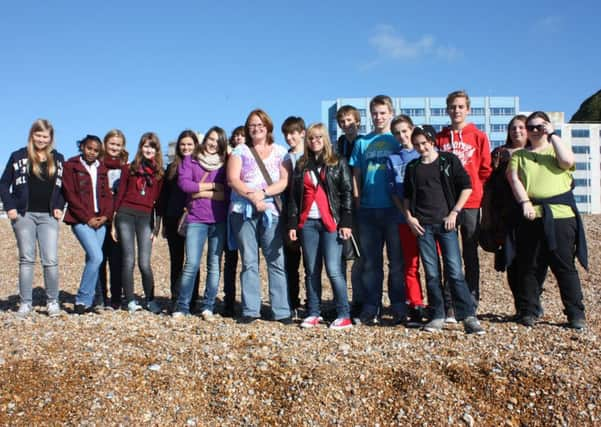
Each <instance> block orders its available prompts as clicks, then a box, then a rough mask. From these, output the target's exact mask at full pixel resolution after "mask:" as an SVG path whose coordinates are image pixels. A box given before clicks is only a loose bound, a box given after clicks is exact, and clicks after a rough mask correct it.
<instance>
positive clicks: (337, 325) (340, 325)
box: [330, 317, 353, 329]
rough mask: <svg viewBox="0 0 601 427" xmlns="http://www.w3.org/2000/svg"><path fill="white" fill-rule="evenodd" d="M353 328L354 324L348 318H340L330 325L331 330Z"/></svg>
mask: <svg viewBox="0 0 601 427" xmlns="http://www.w3.org/2000/svg"><path fill="white" fill-rule="evenodd" d="M352 327H353V322H351V319H350V318H348V317H340V318H338V319H336V320H334V321H333V322H332V323H330V329H348V328H352Z"/></svg>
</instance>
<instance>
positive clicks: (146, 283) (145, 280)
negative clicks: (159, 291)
mask: <svg viewBox="0 0 601 427" xmlns="http://www.w3.org/2000/svg"><path fill="white" fill-rule="evenodd" d="M115 226H116V227H117V234H118V237H119V243H120V244H121V250H122V251H123V252H122V253H123V264H122V268H123V270H122V272H121V283H122V284H123V291H124V293H125V302H126V303H129V302H130V301H132V300H133V299H134V263H135V260H136V255H135V254H136V252H135V242H137V244H138V267H139V268H140V275H141V276H142V286H143V287H144V295H145V296H146V300H147V301H152V300H153V299H154V276H153V274H152V267H151V265H150V257H151V255H152V228H151V227H150V214H147V213H143V212H139V213H133V212H122V211H119V212H117V215H116V216H115Z"/></svg>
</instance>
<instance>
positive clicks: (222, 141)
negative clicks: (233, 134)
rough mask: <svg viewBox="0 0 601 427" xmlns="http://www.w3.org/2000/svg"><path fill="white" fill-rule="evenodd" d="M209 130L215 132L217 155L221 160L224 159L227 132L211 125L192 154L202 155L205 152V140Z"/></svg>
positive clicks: (209, 132)
mask: <svg viewBox="0 0 601 427" xmlns="http://www.w3.org/2000/svg"><path fill="white" fill-rule="evenodd" d="M211 132H215V133H216V134H217V154H218V155H219V157H221V161H225V156H226V155H227V134H226V133H225V131H224V130H223V129H222V128H220V127H219V126H213V127H212V128H211V129H209V130H208V131H207V133H205V136H204V138H203V139H202V144H199V145H198V146H196V149H195V150H194V154H193V156H194V157H198V155H201V156H204V155H205V154H207V148H206V147H205V141H206V140H207V138H208V136H209V135H210V134H211Z"/></svg>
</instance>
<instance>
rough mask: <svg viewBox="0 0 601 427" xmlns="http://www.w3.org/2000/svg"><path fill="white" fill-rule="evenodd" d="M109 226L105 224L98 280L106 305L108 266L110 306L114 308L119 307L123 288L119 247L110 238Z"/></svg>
mask: <svg viewBox="0 0 601 427" xmlns="http://www.w3.org/2000/svg"><path fill="white" fill-rule="evenodd" d="M110 230H111V224H110V223H108V224H107V232H106V236H105V237H104V243H103V245H102V255H103V258H102V264H100V271H99V275H98V280H99V282H100V287H101V290H102V299H103V301H104V304H105V305H106V304H107V303H108V288H109V284H108V282H107V279H108V278H107V274H106V267H107V264H108V267H109V274H110V279H109V280H110V289H111V305H112V306H114V307H116V306H119V305H121V300H122V299H123V286H122V285H121V257H122V254H121V245H120V244H119V243H117V242H115V241H114V240H113V238H112V237H111V233H110Z"/></svg>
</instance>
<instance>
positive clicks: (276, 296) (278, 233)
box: [230, 213, 290, 320]
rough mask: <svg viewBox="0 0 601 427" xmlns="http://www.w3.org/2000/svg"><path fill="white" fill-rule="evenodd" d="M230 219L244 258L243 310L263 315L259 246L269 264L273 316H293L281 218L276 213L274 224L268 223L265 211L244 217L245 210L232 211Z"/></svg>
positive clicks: (241, 256)
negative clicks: (289, 298)
mask: <svg viewBox="0 0 601 427" xmlns="http://www.w3.org/2000/svg"><path fill="white" fill-rule="evenodd" d="M230 222H231V226H232V230H233V231H234V234H235V236H236V240H237V242H238V248H239V250H240V258H241V260H242V272H241V273H240V282H241V285H242V314H243V315H244V316H251V317H259V316H260V315H261V279H260V277H259V247H260V248H261V250H262V251H263V256H264V257H265V262H266V264H267V276H268V282H269V298H270V301H271V312H272V315H273V318H274V319H275V320H279V319H284V318H286V317H290V305H289V303H288V285H287V283H286V272H285V271H284V251H283V244H284V242H283V239H282V226H281V224H280V218H279V217H277V216H274V217H273V223H272V224H271V227H267V226H266V224H265V220H264V218H263V215H262V214H255V215H253V217H252V218H249V219H244V216H243V215H242V214H238V213H232V214H231V218H230Z"/></svg>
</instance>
